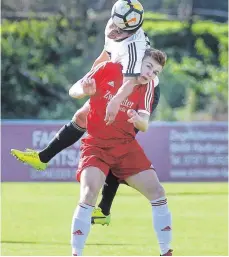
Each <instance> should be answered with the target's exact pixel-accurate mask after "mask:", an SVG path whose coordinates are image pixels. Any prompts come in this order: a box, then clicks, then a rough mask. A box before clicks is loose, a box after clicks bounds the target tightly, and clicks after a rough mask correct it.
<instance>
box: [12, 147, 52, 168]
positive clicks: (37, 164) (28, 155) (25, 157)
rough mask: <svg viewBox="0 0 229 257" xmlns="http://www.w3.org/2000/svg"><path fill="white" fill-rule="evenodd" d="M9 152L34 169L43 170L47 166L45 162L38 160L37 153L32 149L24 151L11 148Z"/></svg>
mask: <svg viewBox="0 0 229 257" xmlns="http://www.w3.org/2000/svg"><path fill="white" fill-rule="evenodd" d="M11 154H12V155H13V156H14V157H15V158H17V160H19V161H21V162H23V163H26V164H28V165H30V166H32V167H33V168H34V169H36V170H45V169H46V168H47V166H48V164H47V163H44V162H41V161H40V158H39V155H38V153H37V152H36V151H34V150H32V149H29V150H28V151H26V152H22V151H19V150H16V149H11Z"/></svg>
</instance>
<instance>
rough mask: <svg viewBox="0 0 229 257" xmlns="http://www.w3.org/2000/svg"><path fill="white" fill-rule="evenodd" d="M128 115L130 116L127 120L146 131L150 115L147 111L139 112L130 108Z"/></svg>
mask: <svg viewBox="0 0 229 257" xmlns="http://www.w3.org/2000/svg"><path fill="white" fill-rule="evenodd" d="M127 115H128V116H129V117H130V119H128V120H127V121H128V122H130V123H133V125H134V127H135V128H136V129H138V130H140V131H142V132H146V131H147V129H148V127H149V115H148V114H146V113H141V112H139V113H137V112H136V111H135V110H132V109H130V110H128V111H127Z"/></svg>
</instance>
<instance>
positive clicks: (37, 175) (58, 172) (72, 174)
mask: <svg viewBox="0 0 229 257" xmlns="http://www.w3.org/2000/svg"><path fill="white" fill-rule="evenodd" d="M30 178H31V179H33V180H39V179H47V180H53V179H57V180H75V179H76V169H68V168H66V169H56V168H48V169H47V170H45V171H42V172H40V171H36V170H34V169H30Z"/></svg>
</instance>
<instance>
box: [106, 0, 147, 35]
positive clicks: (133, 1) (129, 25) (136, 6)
mask: <svg viewBox="0 0 229 257" xmlns="http://www.w3.org/2000/svg"><path fill="white" fill-rule="evenodd" d="M111 17H112V20H113V22H114V24H115V25H116V26H118V27H119V28H120V29H123V30H134V29H137V28H139V27H140V26H141V24H142V22H143V18H144V9H143V6H142V5H141V3H140V2H139V1H138V0H118V1H117V2H116V3H115V4H114V6H113V8H112V11H111Z"/></svg>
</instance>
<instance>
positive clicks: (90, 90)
mask: <svg viewBox="0 0 229 257" xmlns="http://www.w3.org/2000/svg"><path fill="white" fill-rule="evenodd" d="M95 93H96V83H95V79H93V78H90V77H89V78H84V79H81V80H79V81H77V82H76V83H75V84H74V85H73V86H72V87H71V88H70V89H69V95H70V96H71V97H73V98H77V99H80V98H83V97H85V96H92V95H94V94H95Z"/></svg>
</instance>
